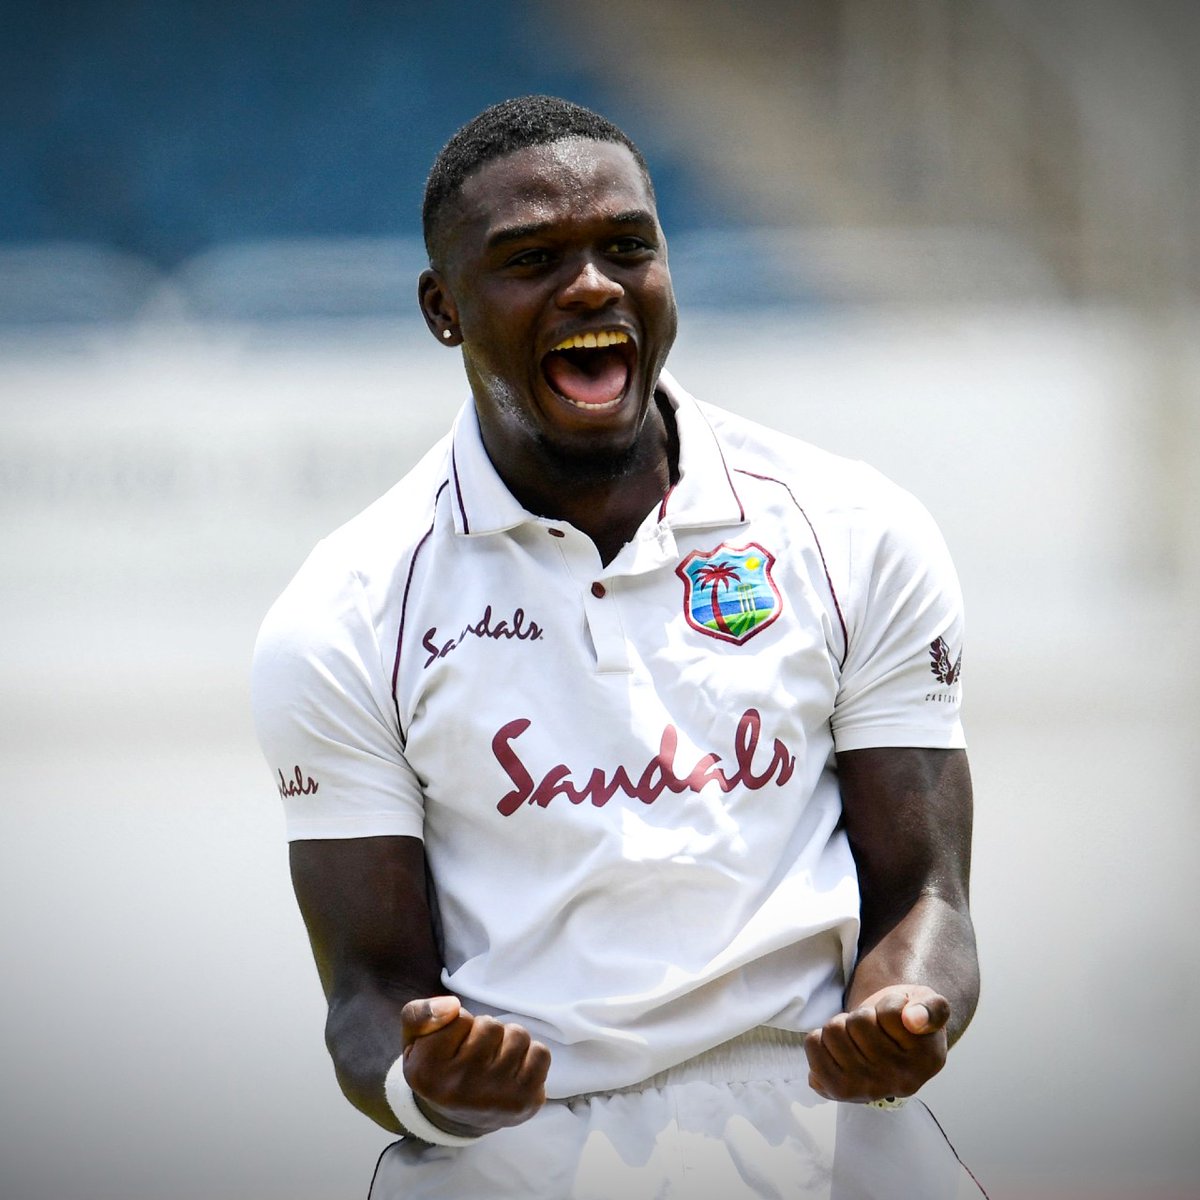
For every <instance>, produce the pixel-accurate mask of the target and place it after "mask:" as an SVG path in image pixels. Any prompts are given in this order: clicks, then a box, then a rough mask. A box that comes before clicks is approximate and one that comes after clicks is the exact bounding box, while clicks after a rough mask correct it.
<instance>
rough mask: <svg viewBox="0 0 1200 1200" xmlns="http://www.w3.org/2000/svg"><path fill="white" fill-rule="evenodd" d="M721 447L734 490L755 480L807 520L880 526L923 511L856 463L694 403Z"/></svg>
mask: <svg viewBox="0 0 1200 1200" xmlns="http://www.w3.org/2000/svg"><path fill="white" fill-rule="evenodd" d="M696 404H697V407H698V408H699V410H700V412H701V414H702V415H703V416H704V418H705V420H707V421H708V423H709V425H710V426H711V427H712V429H713V432H714V433H715V434H716V436H717V439H718V441H719V442H720V444H721V448H722V452H723V453H724V455H725V459H726V463H727V465H728V467H729V470H730V472H731V474H732V475H733V476H734V482H735V485H738V484H741V485H742V486H745V483H744V482H743V481H748V480H758V481H761V482H763V483H767V484H772V485H774V486H775V487H777V488H780V489H783V490H785V491H786V492H787V494H788V495H789V497H790V498H791V500H792V501H793V502H794V504H796V505H797V506H798V507H800V508H802V509H803V510H804V511H805V513H806V514H807V515H808V516H809V517H810V518H812V519H814V520H815V519H816V518H817V517H818V516H820V517H823V518H824V519H825V520H826V521H832V522H834V523H840V524H846V525H863V524H865V525H877V526H879V527H886V526H887V525H889V524H893V523H895V522H896V521H897V520H904V519H907V517H908V515H909V514H910V513H923V512H924V506H923V505H922V504H921V503H920V501H918V500H917V499H916V497H915V496H913V495H912V494H911V493H910V492H908V491H906V490H905V489H904V488H902V487H900V486H899V485H898V484H896V483H894V482H893V481H892V480H890V479H889V478H888V477H887V476H886V475H884V474H883V473H882V472H881V471H879V470H877V469H876V468H875V467H873V466H871V465H870V464H869V463H865V462H863V461H861V460H860V459H854V458H847V457H845V456H843V455H840V454H834V453H833V452H831V451H829V450H824V449H822V448H821V447H819V446H815V445H813V444H812V443H811V442H807V441H805V440H803V439H802V438H798V437H794V436H792V435H790V434H785V433H780V432H779V431H778V430H775V429H771V428H769V427H768V426H766V425H762V424H759V423H758V422H757V421H752V420H749V419H748V418H746V417H743V416H740V415H738V414H737V413H732V412H729V411H728V410H726V409H722V408H718V407H717V406H716V405H712V404H705V403H703V402H700V401H697V402H696Z"/></svg>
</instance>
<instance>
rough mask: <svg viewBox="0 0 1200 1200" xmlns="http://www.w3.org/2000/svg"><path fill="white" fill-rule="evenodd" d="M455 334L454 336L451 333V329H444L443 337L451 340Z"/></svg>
mask: <svg viewBox="0 0 1200 1200" xmlns="http://www.w3.org/2000/svg"><path fill="white" fill-rule="evenodd" d="M453 336H454V334H453V333H451V331H450V330H449V329H443V330H442V337H444V338H445V339H446V341H449V340H450V339H451V338H452V337H453Z"/></svg>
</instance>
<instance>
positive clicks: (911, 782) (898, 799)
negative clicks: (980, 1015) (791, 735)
mask: <svg viewBox="0 0 1200 1200" xmlns="http://www.w3.org/2000/svg"><path fill="white" fill-rule="evenodd" d="M838 774H839V780H840V785H841V791H842V806H843V812H844V816H845V826H846V832H847V835H848V837H849V839H850V847H851V850H852V852H853V854H854V861H855V864H856V866H857V868H858V875H859V887H860V890H861V893H862V929H861V933H860V938H859V958H858V965H857V967H856V969H855V972H854V976H853V978H852V979H851V981H850V985H849V987H848V988H847V990H846V1009H847V1011H846V1012H845V1013H842V1014H840V1015H839V1016H838V1017H835V1018H834V1019H833V1021H831V1022H829V1023H828V1024H827V1025H826V1026H825V1028H824V1029H822V1030H819V1031H817V1032H815V1033H814V1034H813V1035H811V1036H810V1038H809V1041H808V1050H809V1062H810V1067H811V1068H812V1079H813V1085H814V1087H816V1088H817V1090H819V1091H821V1092H822V1093H823V1094H825V1095H828V1096H831V1097H832V1098H834V1099H842V1100H874V1099H879V1098H881V1097H883V1096H907V1095H911V1094H912V1093H913V1092H915V1091H916V1090H917V1089H918V1088H920V1087H921V1085H922V1084H923V1083H925V1082H926V1081H927V1080H928V1079H929V1078H931V1077H932V1076H933V1075H934V1074H936V1073H937V1072H938V1071H939V1070H941V1068H942V1066H943V1065H944V1064H945V1060H946V1053H947V1051H948V1049H949V1047H950V1046H951V1045H953V1043H954V1042H955V1041H956V1040H957V1039H958V1038H959V1037H960V1036H961V1034H962V1032H963V1031H964V1030H965V1029H966V1027H967V1025H968V1023H969V1022H970V1020H971V1017H972V1015H973V1014H974V1011H975V1006H976V1003H977V1002H978V998H979V966H978V960H977V958H976V953H975V934H974V930H973V927H972V924H971V916H970V911H969V908H968V882H969V876H970V865H971V817H972V799H971V778H970V771H969V768H968V766H967V759H966V755H965V753H964V752H963V751H961V750H928V749H919V748H907V747H905V748H880V749H874V750H855V751H850V752H846V753H843V754H840V755H839V756H838Z"/></svg>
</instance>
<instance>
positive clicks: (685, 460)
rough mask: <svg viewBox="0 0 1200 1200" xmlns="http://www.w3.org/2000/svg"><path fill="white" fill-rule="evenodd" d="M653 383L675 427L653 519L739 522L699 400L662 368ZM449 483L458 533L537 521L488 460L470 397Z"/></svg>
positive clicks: (456, 432) (459, 424)
mask: <svg viewBox="0 0 1200 1200" xmlns="http://www.w3.org/2000/svg"><path fill="white" fill-rule="evenodd" d="M658 389H659V391H660V392H662V393H663V394H664V395H665V396H666V398H667V400H668V402H669V403H670V405H671V408H672V410H673V411H674V413H675V423H676V427H677V429H678V432H679V481H678V482H677V483H676V484H675V486H674V487H673V488H671V490H670V491H669V492H668V493H667V494H666V496H664V497H663V501H662V504H661V505H660V506H659V510H658V522H659V523H665V524H667V525H669V526H672V527H674V528H700V527H704V526H709V525H740V524H743V523H744V522H745V520H746V513H745V509H744V508H743V507H742V502H741V500H740V499H739V497H738V494H737V491H736V489H735V487H734V483H733V478H732V475H731V473H730V470H729V467H728V466H727V464H726V462H725V456H724V453H723V452H722V449H721V444H720V442H719V441H718V440H717V435H716V433H715V432H714V431H713V428H712V426H711V425H710V424H709V423H708V420H707V418H706V417H705V415H704V413H703V411H702V410H701V408H700V405H699V404H698V403H697V401H696V400H695V398H694V397H693V396H691V395H690V394H689V393H688V392H686V391H685V390H684V389H683V388H682V387H680V386H679V384H678V383H676V382H675V380H674V378H673V377H672V376H671V375H669V374H668V373H667V372H666V371H663V373H662V374H661V375H660V376H659V381H658ZM450 485H451V490H452V492H453V504H452V508H453V511H454V528H455V530H456V531H457V532H458V533H461V534H467V535H472V536H474V535H479V534H487V533H501V532H503V531H504V530H506V529H513V528H515V527H516V526H518V525H523V524H525V523H526V522H531V521H540V518H538V517H535V516H534V515H533V514H532V513H530V512H528V511H527V510H526V509H525V508H523V507H522V506H521V504H519V503H518V501H517V500H516V498H515V497H514V496H513V494H512V493H511V492H510V491H509V490H508V488H507V487H506V486H505V485H504V481H503V480H502V479H501V478H500V476H499V474H498V473H497V471H496V468H495V467H494V466H493V465H492V461H491V459H489V458H488V455H487V450H486V449H484V445H483V436H482V434H481V433H480V431H479V419H478V417H477V415H476V413H475V405H474V403H473V402H472V401H470V400H468V401H467V403H466V404H464V405H463V407H462V408H461V409H460V410H459V413H458V416H457V417H456V418H455V421H454V429H453V434H452V439H451V459H450Z"/></svg>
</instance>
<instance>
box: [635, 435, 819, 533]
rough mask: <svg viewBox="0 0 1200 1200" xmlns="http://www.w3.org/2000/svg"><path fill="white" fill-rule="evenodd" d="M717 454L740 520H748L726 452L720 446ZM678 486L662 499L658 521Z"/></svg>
mask: <svg viewBox="0 0 1200 1200" xmlns="http://www.w3.org/2000/svg"><path fill="white" fill-rule="evenodd" d="M717 453H718V454H719V455H720V456H721V469H722V470H723V471H724V472H725V482H726V483H727V484H729V490H730V491H731V492H732V493H733V498H734V499H735V500H736V501H737V506H738V520H739V521H744V520H745V519H746V506H745V505H744V504H743V503H742V498H741V496H739V495H738V490H737V488H735V487H734V486H733V476H731V475H730V474H729V464H728V463H727V462H726V461H725V452H724V451H723V450H722V449H721V448H720V446H718V447H717ZM744 474H746V475H749V474H750V472H749V471H746V472H744ZM676 486H677V485H676V484H671V486H670V487H669V488H668V489H667V494H666V495H665V496H663V498H662V504H660V505H659V506H658V519H659V520H660V521H661V520H662V519H663V518H664V517H665V516H666V515H667V501H668V500H670V499H671V497H672V496H673V495H674V494H675V488H676ZM797 507H798V506H797Z"/></svg>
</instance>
